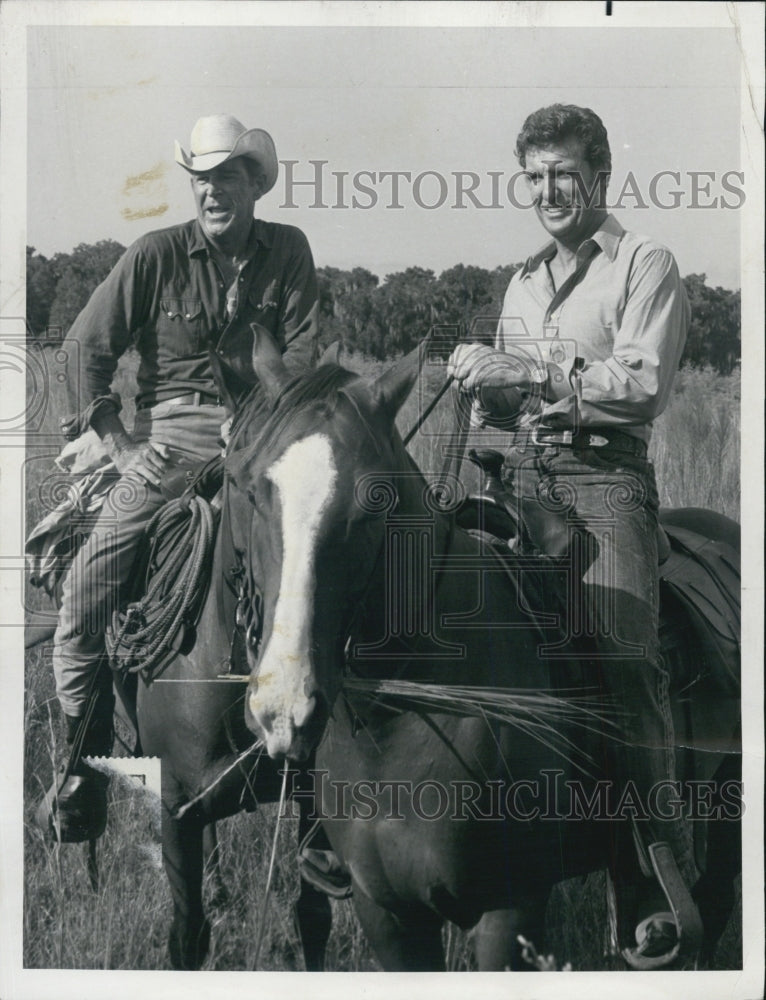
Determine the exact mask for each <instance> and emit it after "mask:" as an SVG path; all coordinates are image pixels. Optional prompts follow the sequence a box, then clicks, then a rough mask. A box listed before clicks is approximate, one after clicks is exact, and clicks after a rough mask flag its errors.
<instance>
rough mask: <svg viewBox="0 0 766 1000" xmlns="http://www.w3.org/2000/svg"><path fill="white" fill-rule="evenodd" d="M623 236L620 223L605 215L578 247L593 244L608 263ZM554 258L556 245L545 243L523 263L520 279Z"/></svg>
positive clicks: (615, 254) (615, 253) (623, 232)
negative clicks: (590, 234) (592, 232)
mask: <svg viewBox="0 0 766 1000" xmlns="http://www.w3.org/2000/svg"><path fill="white" fill-rule="evenodd" d="M624 235H625V230H624V229H623V228H622V226H621V225H620V223H619V222H618V221H617V219H615V217H614V216H613V215H607V217H606V218H605V219H604V221H603V223H602V224H601V225H600V226H599V228H598V229H597V230H596V232H595V233H594V234H593V235H592V236H589V237H588V239H587V240H583V242H582V243H581V244H580V247H581V248H582V247H584V246H587V244H588V243H591V242H592V243H595V244H596V246H597V247H598V248H599V249H600V250H602V251H603V252H604V253H605V254H606V256H607V257H608V258H609V260H610V261H613V260H614V259H615V257H616V256H617V248H618V247H619V245H620V240H621V239H622V237H623V236H624ZM555 256H556V244H555V242H554V241H553V240H551V242H550V243H546V244H545V246H544V247H542V248H541V249H540V250H538V251H537V253H535V254H532V256H531V257H527V259H526V261H525V262H524V266H523V267H522V269H521V277H522V278H527V277H529V275H530V274H532V273H533V272H535V271H536V270H537V269H538V267H539V266H540V265H541V264H542V263H543V262H544V261H547V260H552V259H553V258H554V257H555Z"/></svg>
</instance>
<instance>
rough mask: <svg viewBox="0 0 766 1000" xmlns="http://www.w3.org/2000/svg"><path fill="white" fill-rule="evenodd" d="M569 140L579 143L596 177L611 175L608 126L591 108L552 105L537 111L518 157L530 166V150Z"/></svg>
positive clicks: (518, 142) (525, 130)
mask: <svg viewBox="0 0 766 1000" xmlns="http://www.w3.org/2000/svg"><path fill="white" fill-rule="evenodd" d="M567 139H579V140H580V142H581V143H582V144H583V149H584V150H585V159H586V160H587V162H588V165H589V166H590V167H591V169H592V170H593V171H594V172H595V173H599V172H602V173H607V174H609V173H611V171H612V154H611V151H610V149H609V139H608V138H607V134H606V129H605V128H604V123H603V122H602V121H601V119H600V118H599V116H598V115H597V114H596V113H595V111H591V109H590V108H578V107H577V105H576V104H551V106H550V107H548V108H540V110H539V111H533V112H532V114H531V115H530V116H529V117H528V118H527V120H526V121H525V122H524V125H523V126H522V129H521V132H519V136H518V138H517V139H516V150H515V152H516V156H517V158H518V161H519V163H520V164H521V165H522V167H525V166H526V165H527V150H529V149H545V148H546V147H548V146H553V145H555V144H556V143H560V142H564V141H566V140H567Z"/></svg>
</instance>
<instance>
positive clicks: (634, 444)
mask: <svg viewBox="0 0 766 1000" xmlns="http://www.w3.org/2000/svg"><path fill="white" fill-rule="evenodd" d="M531 441H532V444H535V445H543V446H545V445H551V444H558V445H563V446H564V447H565V448H575V449H577V448H605V449H606V450H608V451H621V452H624V453H625V454H627V455H635V456H636V457H637V458H646V452H647V448H646V442H645V441H642V440H641V439H640V438H637V437H633V435H632V434H625V433H624V431H613V430H603V429H601V428H599V429H598V430H594V431H586V430H579V431H546V430H541V429H540V428H535V430H534V431H532V434H531Z"/></svg>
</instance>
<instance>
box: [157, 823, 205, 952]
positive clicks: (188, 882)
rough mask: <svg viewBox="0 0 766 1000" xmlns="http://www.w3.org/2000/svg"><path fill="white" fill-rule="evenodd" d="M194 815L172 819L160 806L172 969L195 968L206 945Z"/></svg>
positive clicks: (198, 828) (198, 833)
mask: <svg viewBox="0 0 766 1000" xmlns="http://www.w3.org/2000/svg"><path fill="white" fill-rule="evenodd" d="M203 826H204V823H203V822H202V820H201V819H200V818H198V817H197V816H191V817H189V818H188V819H187V818H184V819H183V820H176V819H174V818H173V817H172V816H171V815H170V813H169V811H168V810H167V809H166V808H165V809H163V817H162V856H163V861H164V863H165V872H166V874H167V877H168V881H169V883H170V892H171V894H172V897H173V923H172V925H171V928H170V938H169V941H168V951H169V954H170V962H171V964H172V966H173V968H174V969H182V970H194V969H199V968H200V966H201V965H202V963H203V962H204V960H205V956H206V955H207V952H208V948H209V946H210V924H209V923H208V921H207V920H206V919H205V913H204V910H203V907H202V869H203V865H202V830H203Z"/></svg>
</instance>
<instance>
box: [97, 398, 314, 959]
mask: <svg viewBox="0 0 766 1000" xmlns="http://www.w3.org/2000/svg"><path fill="white" fill-rule="evenodd" d="M262 411H263V399H262V398H261V397H260V396H259V395H258V393H257V391H256V392H255V393H254V394H253V398H252V399H251V400H250V403H249V405H248V407H247V408H246V414H247V419H246V420H244V421H242V422H241V424H240V425H239V426H238V429H237V441H238V442H239V443H240V444H242V443H246V442H247V441H248V439H249V436H250V435H252V434H254V433H256V430H257V428H258V426H259V422H260V421H261V419H262V416H263V413H262ZM221 507H222V512H221V520H220V524H219V527H218V531H217V535H216V539H215V547H214V551H213V556H212V562H211V565H210V567H209V580H210V586H209V588H208V591H207V595H206V597H205V599H204V602H203V605H202V609H201V612H200V615H199V618H198V620H197V623H196V627H195V628H194V629H193V630H192V631H191V633H190V639H189V641H185V642H184V644H183V646H182V649H181V651H178V652H177V653H176V655H173V656H171V657H170V658H169V659H168V660H167V662H166V663H165V664H163V666H162V667H161V669H160V670H159V671H158V673H157V675H155V676H150V677H149V676H146V675H145V674H144V673H143V672H140V673H134V674H131V675H129V676H128V678H123V679H122V680H120V674H119V672H116V673H115V675H114V680H115V691H116V693H117V695H118V702H121V703H122V704H121V706H118V707H121V711H122V715H123V718H126V717H127V719H128V721H129V722H131V723H132V724H133V725H134V727H135V730H136V733H137V737H138V744H137V750H136V752H139V753H141V754H144V755H148V756H156V757H159V758H160V759H161V761H162V793H161V798H162V856H163V863H164V868H165V872H166V874H167V877H168V881H169V885H170V890H171V896H172V903H173V919H172V923H171V927H170V931H169V936H168V953H169V958H170V963H171V965H172V967H173V968H174V969H178V970H196V969H199V968H201V966H202V965H203V963H204V961H205V958H206V956H207V954H208V952H209V947H210V933H211V931H210V922H209V920H208V918H207V915H206V913H205V909H204V905H203V898H202V885H203V875H204V874H205V871H211V872H212V874H213V876H214V879H215V883H216V884H215V891H216V893H218V894H219V895H222V896H225V895H226V892H225V887H223V886H222V884H221V882H220V871H219V869H218V867H217V862H218V842H217V837H216V823H217V822H218V821H220V820H223V819H225V818H227V817H230V816H233V815H235V814H236V813H238V812H240V811H242V810H246V811H252V810H254V809H255V808H256V807H257V806H259V805H262V804H265V803H276V802H280V801H281V799H282V793H283V788H284V778H283V775H282V774H281V773H280V770H279V768H278V767H277V765H276V764H275V763H274V762H273V761H272V760H271V759H270V758H269V757H268V756H267V755H265V754H263V752H262V749H261V748H260V747H259V744H258V741H257V740H255V739H254V737H253V734H252V733H251V732H250V731H249V730H248V729H247V728H246V726H245V723H244V712H243V685H242V684H241V683H237V682H238V681H242V680H243V676H242V671H246V670H247V666H246V662H245V655H244V647H245V644H246V642H247V641H248V637H249V633H248V635H245V630H244V629H239V628H237V627H236V624H235V623H236V621H237V614H238V608H239V606H240V602H241V598H242V587H243V583H244V581H243V567H242V565H241V561H240V560H239V558H238V555H237V550H236V548H235V545H234V542H233V533H234V529H235V528H236V526H237V525H238V524H240V523H243V522H247V521H249V513H248V510H249V504H248V503H247V501H244V505H243V501H242V498H241V497H240V496H239V494H237V493H234V492H230V491H228V489H227V488H226V485H225V484H224V488H223V498H222V502H221ZM187 639H188V637H187ZM309 825H310V824H307V821H306V819H305V810H304V811H303V812H302V813H301V816H300V819H299V830H298V836H299V837H303V836H304V835H305V833H306V831H307V829H308V826H309ZM294 917H295V926H296V931H297V934H298V937H299V939H300V944H301V947H302V950H303V956H304V961H305V965H306V969H307V970H308V971H321V970H322V968H323V964H324V953H325V945H326V943H327V939H328V937H329V933H330V927H331V911H330V903H329V900H328V898H327V896H326V895H324V894H323V893H321V892H319V891H317V890H316V889H315V888H314V887H313V886H311V885H310V884H308V883H307V882H306V881H305V880H303V879H301V880H300V894H299V897H298V899H297V901H296V903H295V906H294Z"/></svg>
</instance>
